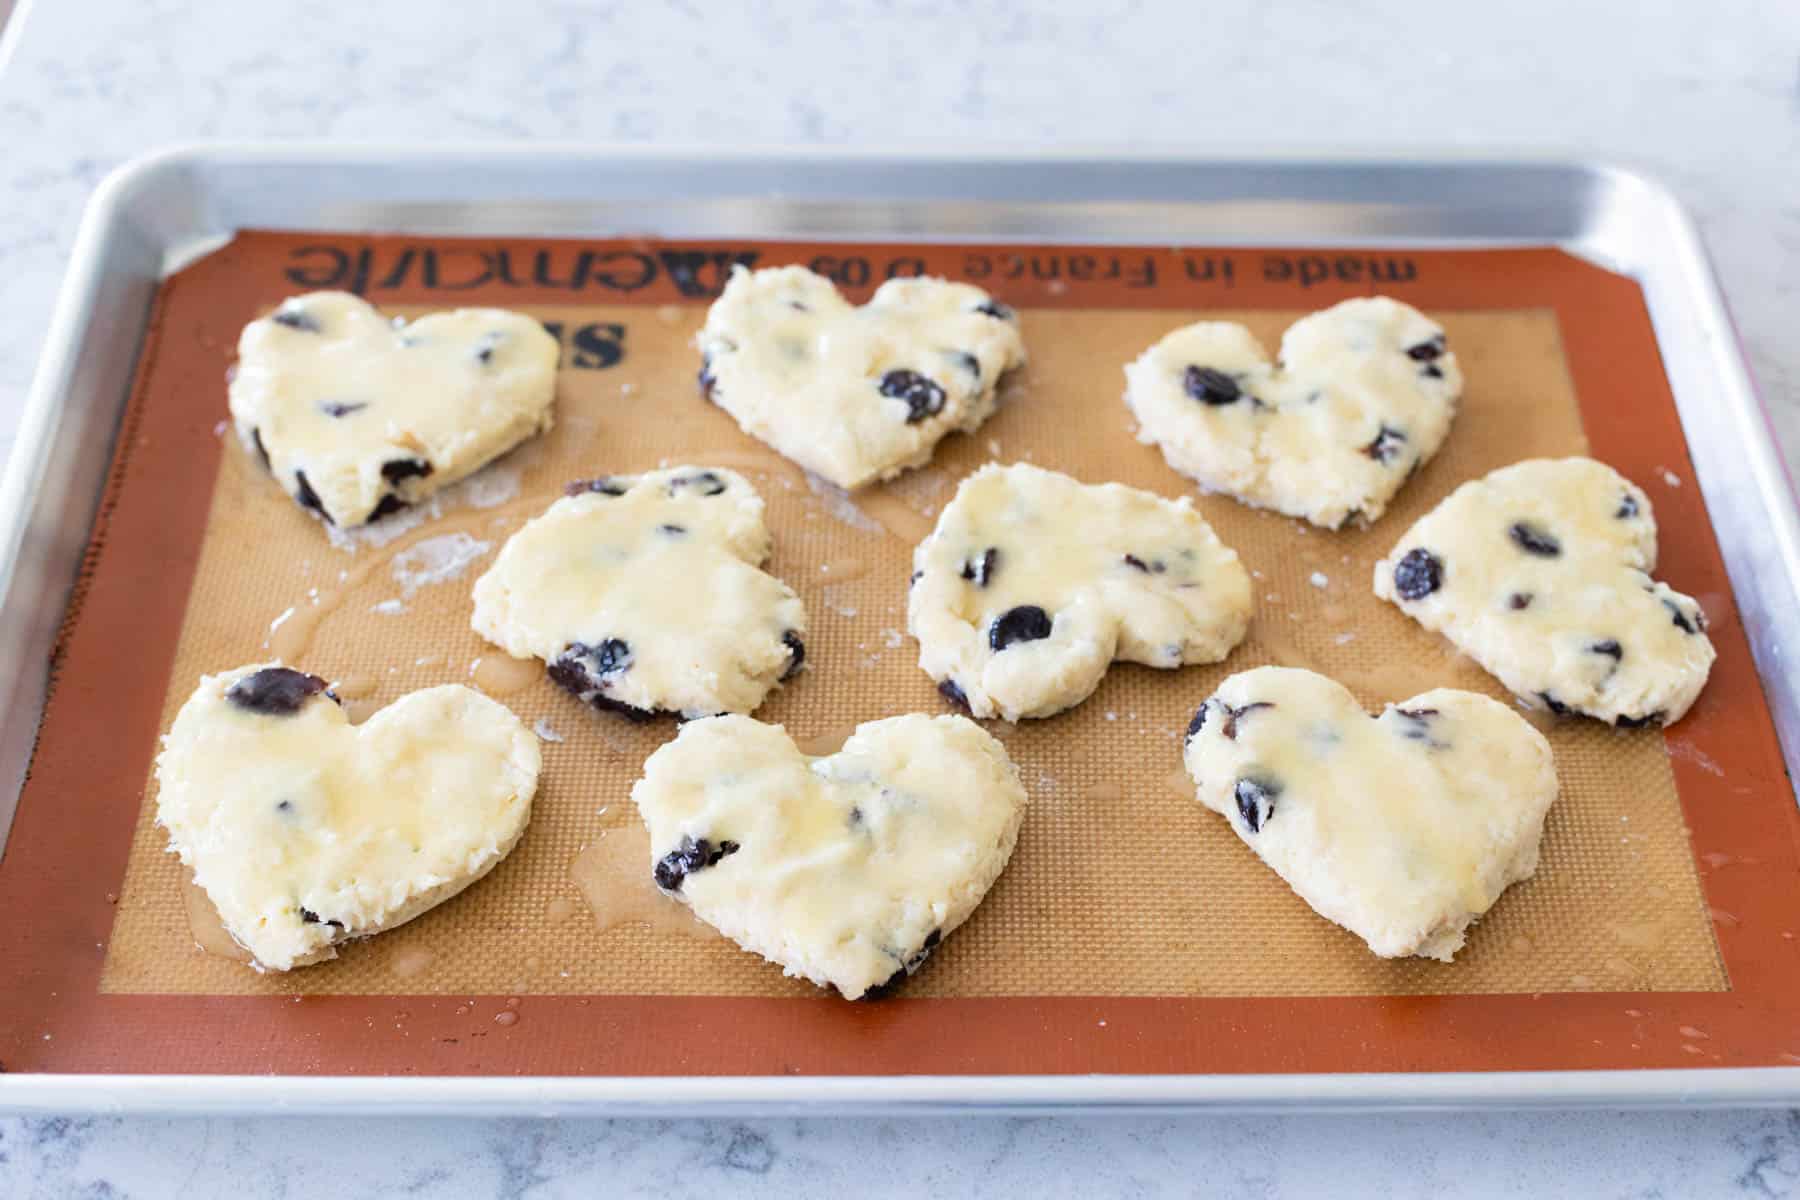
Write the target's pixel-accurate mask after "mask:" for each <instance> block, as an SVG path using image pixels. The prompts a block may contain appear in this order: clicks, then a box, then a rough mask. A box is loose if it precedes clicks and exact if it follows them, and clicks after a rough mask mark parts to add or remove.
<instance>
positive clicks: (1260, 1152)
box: [0, 0, 1800, 1200]
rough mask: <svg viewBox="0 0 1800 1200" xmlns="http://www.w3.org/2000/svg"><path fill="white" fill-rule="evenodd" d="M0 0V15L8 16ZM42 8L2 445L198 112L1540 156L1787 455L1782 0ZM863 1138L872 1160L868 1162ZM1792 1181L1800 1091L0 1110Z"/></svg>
mask: <svg viewBox="0 0 1800 1200" xmlns="http://www.w3.org/2000/svg"><path fill="white" fill-rule="evenodd" d="M4 7H5V3H4V0H0V9H4ZM1226 7H1227V6H1222V5H1209V6H1201V5H1196V4H1193V3H1192V2H1191V0H1161V2H1150V0H1145V2H1140V3H1097V4H1080V5H1073V4H1072V5H1066V6H1051V5H1040V4H1030V3H1023V2H1018V3H1015V2H1009V0H993V2H991V3H984V4H973V5H972V4H959V3H949V2H946V0H919V2H917V3H912V4H908V5H904V6H890V5H884V4H875V3H859V2H853V0H801V2H796V3H786V4H777V3H773V2H770V0H764V2H760V3H747V4H738V5H723V4H721V5H699V4H669V5H650V4H639V3H623V2H618V3H611V2H592V3H578V2H575V0H513V2H512V3H508V4H483V5H475V4H467V5H457V6H454V7H452V6H446V5H444V4H442V3H440V2H438V0H383V2H382V3H380V4H355V5H350V4H345V5H332V6H322V5H319V4H317V3H316V2H309V3H301V2H299V0H280V2H276V0H270V2H267V3H257V4H248V3H243V2H242V0H37V2H36V3H35V4H34V3H30V2H27V3H26V4H25V5H24V6H23V8H24V11H22V12H20V13H18V14H15V16H14V24H15V25H16V26H18V28H17V29H15V30H13V31H12V35H13V36H10V37H9V38H8V39H7V41H6V42H5V43H0V46H10V55H9V57H10V61H4V60H5V58H6V57H8V52H7V50H6V49H0V267H3V268H4V271H5V279H6V286H5V288H4V289H0V453H3V452H5V451H7V450H9V449H10V447H11V443H12V439H13V434H14V431H15V429H16V426H17V422H18V417H19V411H20V406H21V404H22V402H23V397H24V393H25V391H26V387H27V385H28V383H29V380H30V378H31V374H32V371H33V369H34V366H35V363H36V360H37V356H38V350H39V347H40V345H41V342H42V338H43V333H44V329H45V326H46V323H47V321H48V317H49V312H50V304H51V299H52V297H53V296H54V295H55V292H56V288H57V285H58V283H59V281H60V277H61V275H62V272H63V268H64V265H65V262H66V260H67V256H68V252H69V247H70V244H71V242H72V240H73V237H74V232H75V228H76V223H77V221H78V219H79V216H80V212H81V208H82V205H83V203H84V202H85V200H86V199H87V196H88V194H89V193H90V192H91V191H92V190H93V188H94V185H95V184H96V183H97V182H98V181H99V180H100V179H101V178H102V177H103V176H104V175H105V173H106V172H107V171H108V170H110V169H111V168H113V167H114V166H116V165H117V164H119V163H120V162H123V161H124V160H126V159H128V158H130V157H132V156H134V155H136V154H138V153H141V152H143V151H145V150H147V149H150V148H152V147H156V146H159V145H163V144H166V143H170V142H174V141H178V140H189V139H196V138H291V137H308V138H341V139H371V138H374V139H384V140H398V141H408V142H415V143H427V144H428V143H432V142H439V141H449V140H458V141H462V140H471V139H492V140H496V141H506V142H517V141H533V140H582V141H599V140H609V139H616V140H620V141H628V142H649V141H681V142H693V143H706V142H712V143H721V144H744V143H774V142H805V143H820V144H828V145H871V144H895V143H908V142H910V143H915V144H919V145H929V144H931V143H932V142H941V141H943V140H945V139H961V140H971V141H990V142H1005V143H1008V144H1011V145H1018V146H1067V145H1074V144H1087V145H1105V144H1128V143H1129V144H1137V145H1161V146H1173V147H1193V148H1197V149H1213V150H1219V149H1225V150H1228V149H1231V148H1234V147H1257V146H1271V145H1273V146H1285V147H1310V148H1319V149H1322V150H1329V149H1330V148H1331V147H1333V146H1346V145H1348V146H1354V147H1360V148H1384V149H1393V150H1409V149H1422V150H1433V149H1443V148H1458V149H1465V150H1471V149H1489V150H1508V149H1521V148H1522V149H1562V150H1564V151H1567V152H1570V153H1572V154H1576V155H1592V156H1596V157H1600V158H1606V159H1612V160H1620V161H1624V162H1627V163H1633V164H1638V165H1642V166H1644V167H1646V168H1648V169H1650V170H1651V171H1653V172H1655V173H1656V174H1658V175H1660V176H1661V177H1662V178H1663V179H1665V180H1666V181H1668V182H1669V183H1670V184H1671V185H1672V186H1673V187H1674V188H1675V190H1676V191H1677V192H1678V193H1679V194H1680V195H1681V197H1682V198H1683V199H1684V200H1685V201H1686V202H1687V203H1688V204H1689V205H1691V206H1692V208H1693V210H1694V212H1695V213H1696V215H1697V216H1698V218H1699V220H1700V223H1701V227H1702V230H1703V232H1704V233H1705V235H1706V237H1707V239H1708V243H1709V246H1710V248H1711V251H1712V253H1713V255H1714V258H1715V261H1716V263H1717V265H1718V268H1719V271H1720V274H1721V276H1722V278H1723V280H1724V285H1725V290H1726V292H1727V295H1728V296H1729V298H1730V301H1731V304H1732V308H1733V312H1734V315H1735V318H1736V320H1737V322H1738V324H1739V328H1740V331H1741V335H1742V338H1743V341H1744V344H1745V347H1746V349H1747V351H1748V353H1749V357H1750V360H1751V363H1752V366H1753V368H1754V370H1755V372H1756V374H1757V376H1758V379H1759V382H1760V386H1761V389H1762V393H1763V396H1764V399H1765V401H1766V403H1767V404H1768V406H1769V408H1770V409H1771V411H1772V413H1773V416H1774V421H1775V426H1776V429H1777V433H1778V437H1779V439H1780V442H1781V445H1782V448H1783V450H1784V453H1785V454H1786V456H1787V458H1788V461H1789V462H1790V464H1793V463H1795V462H1800V338H1797V337H1796V336H1795V333H1796V329H1797V328H1800V325H1797V324H1796V320H1797V318H1796V310H1797V309H1800V4H1795V3H1792V0H1765V2H1761V3H1759V2H1756V0H1713V2H1712V3H1708V4H1679V5H1678V4H1673V3H1655V4H1640V3H1631V2H1629V0H1611V2H1609V3H1593V4H1570V3H1568V2H1567V0H1521V2H1520V3H1516V4H1511V5H1507V6H1504V9H1503V10H1502V9H1498V8H1495V7H1493V6H1481V7H1472V8H1458V7H1456V6H1431V7H1429V8H1421V7H1420V6H1418V5H1416V4H1411V3H1407V2H1405V0H1362V2H1360V3H1358V4H1354V5H1335V4H1325V3H1305V4H1287V5H1272V4H1269V5H1249V6H1242V8H1240V9H1236V10H1234V11H1224V9H1225V8H1226ZM871 1164H875V1169H874V1170H873V1173H871ZM1078 1179H1079V1180H1081V1181H1082V1187H1081V1190H1082V1192H1083V1193H1084V1194H1092V1195H1131V1196H1164V1195H1170V1196H1174V1195H1182V1196H1185V1195H1194V1194H1219V1195H1246V1196H1276V1195H1281V1196H1290V1195H1291V1196H1314V1195H1317V1196H1346V1195H1370V1194H1376V1195H1383V1196H1385V1197H1389V1198H1391V1200H1403V1198H1408V1197H1435V1196H1439V1195H1445V1194H1449V1193H1450V1192H1451V1191H1453V1190H1454V1191H1457V1192H1461V1193H1462V1194H1473V1195H1490V1196H1542V1195H1558V1194H1571V1193H1572V1192H1575V1191H1576V1190H1579V1191H1580V1194H1584V1195H1585V1194H1592V1195H1604V1196H1619V1197H1671V1198H1673V1197H1694V1196H1717V1195H1740V1194H1741V1195H1746V1196H1790V1195H1795V1194H1797V1193H1800V1114H1796V1113H1791V1112H1746V1113H1731V1112H1703V1113H1638V1114H1624V1113H1576V1114H1565V1115H1533V1114H1473V1115H1460V1116H1405V1117H1311V1116H1308V1117H1282V1118H1271V1117H1255V1118H1204V1119H1184V1120H1165V1119H1142V1118H1139V1119H1123V1118H1112V1119H1099V1120H992V1121H963V1122H953V1121H943V1120H921V1121H851V1120H810V1121H616V1122H602V1121H570V1122H556V1123H550V1122H536V1121H469V1122H452V1121H447V1120H394V1121H365V1120H328V1119H286V1120H249V1119H232V1120H226V1119H219V1120H204V1121H201V1120H190V1121H176V1120H120V1119H86V1118H80V1119H76V1118H66V1117H56V1118H47V1119H33V1120H0V1195H5V1196H19V1197H38V1196H44V1197H64V1196H95V1197H114V1196H117V1197H125V1196H130V1197H138V1196H182V1197H203V1196H212V1195H221V1196H225V1195H229V1196H242V1195H268V1196H285V1195H297V1196H298V1195H327V1196H332V1197H362V1196H395V1195H423V1196H433V1197H439V1196H443V1197H461V1196H532V1197H554V1196H576V1195H580V1196H587V1195H602V1194H604V1195H618V1196H635V1195H653V1196H656V1197H659V1198H669V1200H673V1198H676V1197H683V1196H715V1195H720V1194H724V1195H731V1196H752V1197H753V1196H763V1195H769V1196H783V1197H789V1196H796V1195H812V1194H852V1193H854V1194H874V1195H879V1194H906V1195H922V1194H932V1195H957V1196H963V1195H968V1196H975V1195H1007V1196H1017V1195H1034V1194H1036V1195H1052V1196H1053V1195H1063V1194H1068V1193H1069V1191H1070V1190H1071V1188H1072V1187H1074V1186H1075V1181H1076V1180H1078Z"/></svg>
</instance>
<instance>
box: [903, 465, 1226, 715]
mask: <svg viewBox="0 0 1800 1200" xmlns="http://www.w3.org/2000/svg"><path fill="white" fill-rule="evenodd" d="M913 566H914V568H915V572H916V580H915V582H914V584H913V586H912V587H911V589H910V591H909V593H908V598H907V628H908V630H909V631H910V632H911V633H912V635H913V636H914V637H915V638H917V639H918V641H919V666H920V667H921V668H922V669H923V670H924V671H925V673H926V674H928V675H930V676H931V678H932V679H934V680H936V681H937V683H938V687H939V690H940V691H941V692H943V693H944V695H945V697H946V699H949V700H950V701H951V703H953V704H957V705H959V706H964V707H966V708H967V709H968V710H969V711H970V712H972V713H973V714H974V715H975V716H978V717H993V716H1001V717H1005V718H1006V719H1007V720H1011V721H1016V720H1019V719H1020V718H1022V717H1045V716H1050V715H1051V714H1053V713H1057V712H1060V711H1062V710H1063V709H1065V708H1069V707H1071V706H1073V705H1075V704H1079V703H1080V702H1081V701H1082V700H1084V699H1086V698H1087V696H1088V695H1089V694H1090V693H1092V692H1093V690H1094V689H1095V688H1096V687H1098V686H1099V684H1100V680H1101V678H1102V677H1103V676H1104V675H1105V674H1106V669H1107V667H1108V665H1110V664H1111V663H1112V662H1114V661H1118V660H1123V661H1126V662H1138V663H1145V664H1147V665H1150V666H1155V667H1179V666H1182V665H1184V664H1186V663H1203V662H1218V661H1219V660H1220V659H1222V658H1224V657H1225V655H1226V654H1227V653H1229V652H1230V650H1231V648H1232V647H1233V646H1235V645H1237V643H1238V642H1239V641H1240V640H1241V639H1242V638H1243V636H1244V632H1245V630H1246V628H1247V626H1248V624H1249V619H1250V579H1249V576H1248V575H1247V574H1246V572H1245V571H1244V568H1243V566H1242V564H1240V563H1239V562H1238V558H1237V555H1236V554H1235V553H1234V552H1232V550H1231V549H1230V548H1228V547H1226V546H1225V545H1223V544H1222V543H1220V541H1219V539H1218V538H1217V537H1216V536H1215V535H1214V534H1213V531H1212V529H1211V527H1209V526H1208V525H1207V523H1206V522H1205V520H1203V519H1202V518H1201V517H1200V515H1199V514H1198V513H1196V512H1194V510H1193V507H1192V505H1191V504H1190V503H1189V501H1188V500H1186V499H1182V500H1165V499H1163V498H1162V497H1161V496H1157V495H1154V494H1152V493H1150V492H1144V491H1139V490H1137V489H1135V488H1128V487H1123V486H1121V485H1119V484H1116V483H1108V484H1100V485H1089V484H1084V483H1081V482H1079V481H1077V480H1075V479H1071V478H1070V477H1069V476H1067V475H1061V474H1058V473H1056V472H1054V471H1046V470H1044V469H1043V468H1041V467H1034V466H1031V465H1029V464H1024V463H1018V464H1014V465H1012V466H1000V465H999V464H994V463H990V464H988V465H987V466H985V467H983V468H981V469H980V470H979V471H977V472H976V473H975V474H973V475H971V476H969V477H968V478H967V479H965V480H964V481H963V483H962V486H961V487H960V488H958V489H957V492H956V496H955V497H954V498H953V499H952V500H951V501H950V503H949V504H948V505H946V506H945V508H944V511H943V513H942V515H941V516H940V517H939V518H938V524H937V528H936V529H935V530H933V531H932V533H931V536H929V537H928V538H926V539H925V541H924V542H922V543H920V545H919V547H918V549H917V550H915V551H914V552H913Z"/></svg>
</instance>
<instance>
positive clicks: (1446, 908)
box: [1183, 667, 1557, 961]
mask: <svg viewBox="0 0 1800 1200" xmlns="http://www.w3.org/2000/svg"><path fill="white" fill-rule="evenodd" d="M1248 713H1254V714H1255V715H1254V717H1253V718H1251V719H1248V720H1246V719H1244V715H1245V714H1248ZM1209 714H1210V715H1209ZM1220 714H1236V715H1237V718H1238V719H1237V721H1236V724H1235V727H1228V725H1227V723H1226V722H1225V721H1222V720H1219V719H1217V718H1218V716H1219V715H1220ZM1183 758H1184V761H1185V763H1186V765H1187V771H1188V775H1189V777H1190V778H1191V779H1192V780H1193V781H1194V787H1195V791H1196V795H1197V797H1198V798H1199V800H1200V802H1201V803H1202V804H1204V805H1205V806H1206V807H1207V808H1210V809H1212V810H1213V811H1214V812H1217V813H1219V814H1220V815H1221V816H1223V817H1224V818H1225V819H1226V820H1227V821H1228V822H1229V823H1230V825H1231V828H1232V830H1233V831H1234V832H1236V833H1237V835H1238V837H1239V838H1241V839H1242V840H1243V842H1244V843H1245V845H1247V846H1249V847H1250V848H1251V849H1252V850H1254V851H1255V852H1256V854H1257V855H1258V857H1260V858H1261V859H1262V860H1263V861H1264V862H1265V863H1267V864H1268V865H1269V867H1270V868H1272V869H1273V870H1274V871H1275V872H1276V874H1278V875H1280V876H1281V878H1282V879H1284V880H1286V881H1287V883H1288V885H1289V886H1290V887H1292V888H1293V889H1294V891H1295V892H1297V893H1298V894H1299V895H1300V898H1301V899H1303V900H1305V901H1306V902H1307V903H1308V904H1310V905H1311V906H1312V907H1313V909H1314V910H1315V911H1316V912H1318V913H1319V915H1320V916H1322V917H1324V918H1326V919H1327V920H1329V921H1334V922H1336V923H1337V924H1339V925H1342V926H1343V927H1344V928H1346V929H1348V930H1350V931H1351V932H1352V933H1354V934H1356V935H1357V936H1358V937H1360V938H1362V939H1363V940H1364V941H1365V942H1367V943H1368V945H1369V949H1371V950H1372V951H1374V952H1375V953H1376V954H1378V955H1380V956H1382V957H1383V958H1397V957H1404V956H1408V955H1420V956H1423V957H1426V958H1437V959H1443V960H1445V961H1448V960H1449V959H1450V958H1451V957H1452V956H1453V955H1454V954H1455V953H1456V951H1457V950H1458V949H1459V948H1460V947H1461V946H1462V944H1463V939H1464V936H1465V931H1466V930H1467V929H1468V927H1469V925H1470V924H1471V923H1472V922H1474V921H1475V920H1476V919H1477V918H1479V917H1480V916H1481V915H1482V914H1483V913H1485V912H1487V911H1488V909H1489V908H1491V907H1492V906H1493V904H1494V902H1495V901H1496V900H1497V899H1499V897H1500V894H1501V892H1503V891H1505V890H1506V888H1507V887H1509V886H1510V885H1511V884H1513V883H1515V882H1517V881H1519V880H1521V879H1525V878H1528V877H1529V876H1530V875H1531V874H1532V873H1533V872H1534V871H1535V870H1536V869H1537V861H1538V841H1539V838H1540V837H1541V836H1542V833H1543V826H1544V817H1545V814H1546V813H1547V812H1548V811H1549V808H1550V805H1551V802H1552V801H1554V800H1555V798H1556V791H1557V782H1556V770H1555V767H1554V765H1553V763H1552V760H1551V753H1550V745H1549V743H1548V742H1547V741H1545V740H1544V736H1543V735H1542V734H1540V733H1539V732H1538V731H1537V730H1535V729H1533V728H1532V727H1531V725H1530V723H1528V722H1527V721H1525V720H1524V719H1523V718H1522V717H1520V716H1519V714H1518V713H1516V712H1514V711H1512V710H1511V709H1510V708H1509V707H1508V706H1506V705H1505V704H1502V703H1500V702H1499V701H1496V700H1490V699H1488V698H1487V697H1486V696H1479V695H1476V694H1475V693H1473V692H1460V691H1453V690H1450V689H1448V688H1440V689H1438V690H1436V691H1431V692H1427V693H1425V694H1424V695H1421V696H1414V697H1413V698H1412V699H1410V700H1405V701H1402V702H1401V703H1399V704H1396V705H1390V706H1388V707H1387V708H1386V709H1385V710H1384V711H1383V712H1382V713H1380V715H1378V716H1375V717H1371V716H1370V714H1368V713H1367V712H1365V711H1364V710H1363V707H1362V705H1361V704H1360V703H1358V702H1357V699H1356V697H1355V696H1353V695H1351V694H1350V692H1349V691H1347V690H1346V689H1345V688H1344V687H1342V686H1341V685H1340V684H1338V683H1336V682H1335V681H1333V680H1331V679H1327V678H1326V677H1325V676H1323V675H1315V674H1314V673H1312V672H1311V671H1302V670H1296V669H1293V668H1286V667H1258V668H1256V669H1255V670H1251V671H1245V672H1242V673H1240V674H1237V675H1233V676H1231V677H1230V678H1228V679H1226V680H1225V681H1224V683H1222V684H1220V685H1219V690H1218V691H1217V692H1216V693H1215V694H1214V695H1213V696H1211V697H1209V698H1208V699H1207V701H1206V703H1205V704H1203V705H1202V706H1201V707H1200V709H1199V712H1198V713H1197V714H1196V718H1195V723H1194V724H1192V725H1190V726H1189V732H1188V736H1187V740H1186V743H1185V746H1184V749H1183ZM1241 932H1245V933H1246V934H1248V935H1250V936H1254V931H1241Z"/></svg>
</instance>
